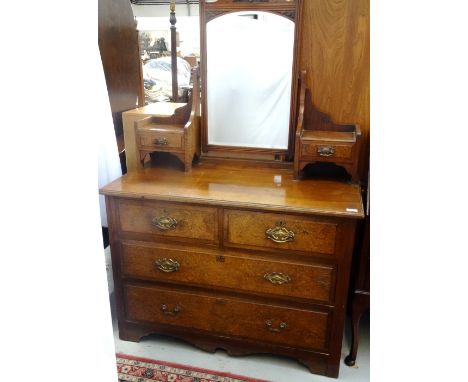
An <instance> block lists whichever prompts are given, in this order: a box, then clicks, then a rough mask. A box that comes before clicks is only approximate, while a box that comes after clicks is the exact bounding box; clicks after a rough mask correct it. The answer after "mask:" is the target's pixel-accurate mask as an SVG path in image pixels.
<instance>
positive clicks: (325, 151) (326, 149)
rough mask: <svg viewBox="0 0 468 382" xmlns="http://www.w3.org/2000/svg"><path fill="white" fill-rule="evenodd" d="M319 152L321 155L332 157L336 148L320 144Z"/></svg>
mask: <svg viewBox="0 0 468 382" xmlns="http://www.w3.org/2000/svg"><path fill="white" fill-rule="evenodd" d="M317 154H318V155H320V156H321V157H331V156H332V155H333V154H335V149H334V148H333V147H331V146H320V147H317Z"/></svg>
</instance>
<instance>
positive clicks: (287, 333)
mask: <svg viewBox="0 0 468 382" xmlns="http://www.w3.org/2000/svg"><path fill="white" fill-rule="evenodd" d="M125 299H126V312H127V319H128V320H130V321H137V322H145V323H157V324H167V325H173V326H178V327H185V328H190V329H192V328H193V329H198V330H203V331H207V332H210V333H213V334H219V335H224V336H229V337H241V338H246V339H251V340H259V341H262V342H270V343H276V344H282V345H287V346H294V347H301V348H308V349H309V348H310V349H319V350H326V349H327V347H328V339H327V331H328V322H329V312H326V311H314V310H305V309H297V308H291V307H286V306H278V305H266V304H260V303H256V302H254V301H251V300H241V299H234V298H230V297H229V298H228V297H224V296H222V295H211V294H195V293H190V292H185V291H179V290H168V289H166V288H161V287H149V286H148V287H146V286H136V285H126V287H125Z"/></svg>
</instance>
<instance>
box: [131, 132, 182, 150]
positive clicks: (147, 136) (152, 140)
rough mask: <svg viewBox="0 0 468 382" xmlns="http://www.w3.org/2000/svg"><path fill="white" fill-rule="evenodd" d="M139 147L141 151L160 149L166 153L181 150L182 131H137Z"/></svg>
mask: <svg viewBox="0 0 468 382" xmlns="http://www.w3.org/2000/svg"><path fill="white" fill-rule="evenodd" d="M138 136H139V138H140V139H139V146H140V147H141V148H143V149H151V148H154V149H155V150H159V149H161V150H162V151H167V150H171V149H182V148H183V147H184V140H183V129H181V131H180V132H175V131H151V130H150V131H144V130H141V129H140V130H139V133H138Z"/></svg>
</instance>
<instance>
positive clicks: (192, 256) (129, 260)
mask: <svg viewBox="0 0 468 382" xmlns="http://www.w3.org/2000/svg"><path fill="white" fill-rule="evenodd" d="M121 259H122V274H123V276H124V277H131V278H136V279H145V280H155V281H174V282H180V283H189V284H197V285H201V286H208V287H222V288H229V289H235V290H238V291H245V292H254V293H263V294H269V295H277V296H286V297H297V298H302V299H311V300H315V301H317V302H322V303H327V302H331V301H332V300H333V293H334V281H335V268H334V267H332V266H329V265H322V264H309V263H301V262H286V261H276V260H274V261H273V260H270V259H265V258H256V257H251V256H246V255H243V254H232V253H221V252H219V253H216V252H214V251H213V252H202V251H189V250H183V249H174V248H167V247H164V246H151V245H146V244H145V245H140V244H138V245H137V244H130V243H123V244H122V256H121Z"/></svg>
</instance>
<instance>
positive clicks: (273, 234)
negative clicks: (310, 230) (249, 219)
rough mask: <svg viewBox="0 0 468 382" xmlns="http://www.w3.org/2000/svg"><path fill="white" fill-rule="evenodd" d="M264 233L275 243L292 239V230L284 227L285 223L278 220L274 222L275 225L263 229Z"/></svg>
mask: <svg viewBox="0 0 468 382" xmlns="http://www.w3.org/2000/svg"><path fill="white" fill-rule="evenodd" d="M265 235H266V237H267V238H268V239H270V240H271V241H274V242H275V243H287V242H288V241H293V240H294V232H293V231H291V230H288V229H287V228H286V223H284V222H282V221H279V222H278V223H276V227H274V228H268V229H267V230H266V231H265Z"/></svg>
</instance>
